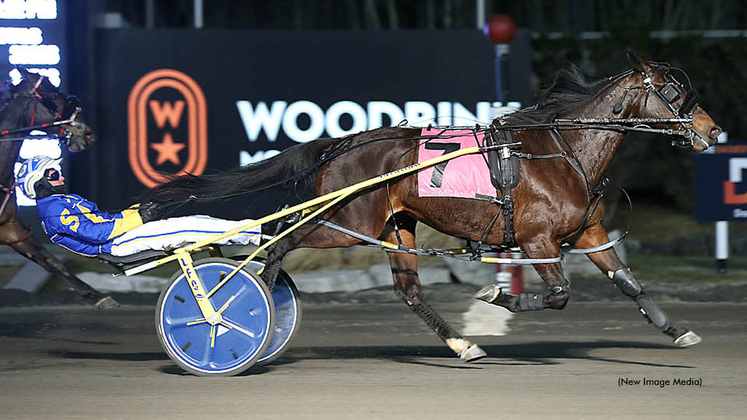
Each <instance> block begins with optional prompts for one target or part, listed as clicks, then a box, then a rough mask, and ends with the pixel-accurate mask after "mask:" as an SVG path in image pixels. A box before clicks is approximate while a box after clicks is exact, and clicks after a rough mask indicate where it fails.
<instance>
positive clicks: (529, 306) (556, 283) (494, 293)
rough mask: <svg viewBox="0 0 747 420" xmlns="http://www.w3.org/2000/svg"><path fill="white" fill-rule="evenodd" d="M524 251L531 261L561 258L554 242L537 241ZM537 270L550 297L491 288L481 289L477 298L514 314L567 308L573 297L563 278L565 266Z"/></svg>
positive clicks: (536, 265)
mask: <svg viewBox="0 0 747 420" xmlns="http://www.w3.org/2000/svg"><path fill="white" fill-rule="evenodd" d="M524 251H525V252H526V254H527V256H528V257H529V258H555V257H557V256H558V255H560V249H559V248H558V245H557V244H556V243H555V242H554V241H552V240H550V239H549V238H545V239H535V240H533V241H532V242H531V243H528V244H525V245H524ZM534 269H535V270H536V271H537V274H539V276H540V277H541V278H542V280H543V281H544V282H545V284H547V287H548V288H549V289H550V293H549V294H548V295H543V294H541V293H531V292H525V293H522V294H520V295H512V294H510V293H503V292H502V291H501V289H500V287H498V286H497V285H489V286H486V287H484V288H482V289H480V290H479V291H478V292H477V293H476V294H475V298H476V299H479V300H482V301H485V302H488V303H492V304H493V305H498V306H503V307H504V308H506V309H508V310H509V311H511V312H525V311H539V310H542V309H548V308H549V309H563V308H564V307H565V304H566V303H568V298H569V297H570V295H569V293H568V289H569V283H568V280H566V279H565V276H564V275H563V267H562V265H561V264H560V263H555V264H535V265H534Z"/></svg>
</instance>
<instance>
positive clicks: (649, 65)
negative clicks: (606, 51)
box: [628, 52, 721, 152]
mask: <svg viewBox="0 0 747 420" xmlns="http://www.w3.org/2000/svg"><path fill="white" fill-rule="evenodd" d="M628 60H630V63H631V64H632V65H633V70H634V71H635V72H634V73H633V76H634V77H640V80H639V81H638V82H637V83H638V84H639V86H641V87H642V88H643V89H644V90H645V92H644V93H643V94H642V95H641V96H640V97H641V98H642V100H641V101H640V109H639V111H640V116H642V117H645V118H668V119H684V120H687V121H685V122H680V123H678V124H676V128H677V129H678V130H680V131H682V132H684V136H685V138H686V139H687V140H689V142H690V144H691V145H692V147H693V148H694V149H695V150H697V151H699V152H702V151H703V150H705V149H707V148H708V147H709V146H712V145H714V144H716V141H717V138H718V135H719V134H721V127H719V126H718V125H717V124H716V123H715V122H714V121H713V119H712V118H711V116H710V115H708V113H707V112H706V111H705V110H704V109H703V108H702V107H701V106H700V105H698V103H697V100H698V93H697V91H695V89H693V88H692V85H690V79H689V78H688V77H687V74H685V72H684V71H682V70H681V69H676V70H678V71H680V72H681V73H682V75H683V76H684V77H685V79H686V81H687V84H688V85H687V87H685V86H684V85H683V84H682V83H680V82H679V81H677V79H675V78H674V76H673V75H672V74H671V70H673V68H672V67H671V66H670V65H669V64H667V63H657V62H653V61H646V60H644V59H641V58H639V57H637V56H636V55H635V54H633V53H631V52H628Z"/></svg>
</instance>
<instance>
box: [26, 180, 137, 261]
mask: <svg viewBox="0 0 747 420" xmlns="http://www.w3.org/2000/svg"><path fill="white" fill-rule="evenodd" d="M36 209H37V211H38V212H39V220H40V221H41V225H42V228H43V229H44V232H45V233H46V234H47V236H49V238H50V239H51V240H52V242H54V243H56V244H57V245H61V246H63V247H64V248H67V249H69V250H70V251H73V252H75V253H77V254H81V255H85V256H89V257H91V256H95V255H97V254H101V253H109V252H110V250H111V246H112V240H113V239H114V238H116V237H118V236H120V235H122V234H123V233H125V232H127V231H129V230H131V229H134V228H136V227H138V226H140V225H142V224H143V220H142V219H141V218H140V215H139V214H138V211H137V208H131V209H127V210H124V211H122V212H121V213H115V214H110V213H107V212H104V211H100V210H99V208H98V206H97V205H96V203H94V202H92V201H88V200H86V199H85V198H83V197H81V196H79V195H77V194H64V195H63V194H56V195H52V196H49V197H46V198H42V199H40V200H36Z"/></svg>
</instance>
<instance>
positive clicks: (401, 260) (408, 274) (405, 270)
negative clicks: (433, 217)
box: [384, 215, 487, 362]
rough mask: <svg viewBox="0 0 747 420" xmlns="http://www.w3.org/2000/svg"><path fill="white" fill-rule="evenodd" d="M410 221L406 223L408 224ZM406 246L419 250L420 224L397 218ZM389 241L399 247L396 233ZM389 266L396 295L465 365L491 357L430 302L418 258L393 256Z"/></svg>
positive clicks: (408, 255) (391, 234) (387, 238)
mask: <svg viewBox="0 0 747 420" xmlns="http://www.w3.org/2000/svg"><path fill="white" fill-rule="evenodd" d="M405 219H406V220H405ZM397 222H399V223H398V226H399V227H400V229H399V232H400V237H401V238H402V242H403V245H405V246H408V247H411V248H414V247H415V224H416V223H417V222H416V221H414V220H412V219H409V218H406V217H404V216H402V215H398V216H397ZM384 237H385V239H386V240H387V241H389V242H392V243H397V237H396V235H395V233H394V232H393V231H392V232H389V233H387V234H385V235H384ZM388 255H389V263H390V265H391V267H392V276H393V277H394V292H395V293H396V294H397V296H399V297H400V298H401V299H402V300H403V301H404V302H405V303H406V304H407V306H409V307H410V309H412V311H413V312H415V313H416V314H417V315H418V316H419V317H420V318H421V319H422V320H423V321H425V323H426V324H428V326H429V327H430V328H431V329H432V330H433V331H434V332H435V333H436V334H438V336H439V337H441V339H442V340H443V341H444V342H445V343H446V345H448V346H449V348H451V349H452V350H453V351H454V352H455V353H456V354H457V355H458V356H459V357H460V358H461V359H462V360H464V361H465V362H473V361H475V360H478V359H482V358H483V357H485V356H487V354H486V353H485V352H484V351H483V350H482V349H481V348H480V347H479V346H478V345H477V344H472V343H470V342H469V341H467V340H465V339H464V337H462V336H461V334H459V332H457V331H456V330H455V329H454V328H452V327H451V325H449V324H448V323H447V322H446V321H445V320H444V319H443V318H442V317H441V315H439V314H438V313H437V312H436V311H435V310H434V309H433V308H432V307H431V306H430V305H429V304H428V303H427V302H426V301H425V297H424V296H423V290H422V288H421V287H420V279H419V278H418V257H417V255H412V254H404V253H395V252H390V253H389V254H388Z"/></svg>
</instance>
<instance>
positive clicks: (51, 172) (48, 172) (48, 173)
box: [44, 168, 61, 181]
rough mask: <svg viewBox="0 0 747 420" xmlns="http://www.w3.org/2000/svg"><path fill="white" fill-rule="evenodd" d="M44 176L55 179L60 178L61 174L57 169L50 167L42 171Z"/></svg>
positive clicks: (50, 179)
mask: <svg viewBox="0 0 747 420" xmlns="http://www.w3.org/2000/svg"><path fill="white" fill-rule="evenodd" d="M44 176H45V177H46V178H47V180H49V181H57V180H59V179H60V176H61V174H60V171H58V170H57V169H54V168H51V169H47V170H46V171H44Z"/></svg>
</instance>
